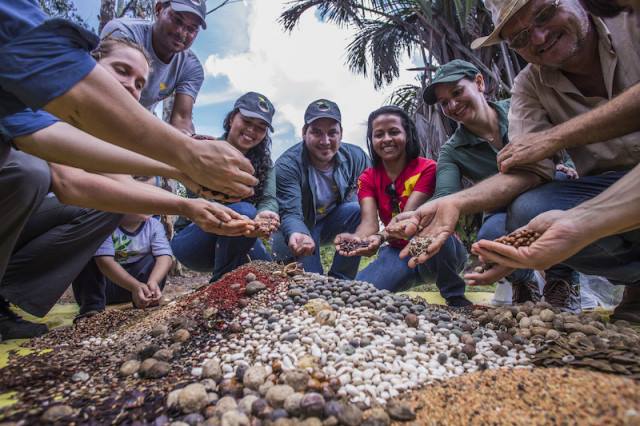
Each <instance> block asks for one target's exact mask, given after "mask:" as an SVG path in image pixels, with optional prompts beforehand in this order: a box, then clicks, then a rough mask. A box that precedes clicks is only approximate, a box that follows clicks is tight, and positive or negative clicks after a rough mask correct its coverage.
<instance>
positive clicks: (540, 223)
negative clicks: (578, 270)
mask: <svg viewBox="0 0 640 426" xmlns="http://www.w3.org/2000/svg"><path fill="white" fill-rule="evenodd" d="M567 215H568V213H567V212H564V211H560V210H551V211H548V212H545V213H543V214H541V215H538V216H537V217H536V218H534V219H533V220H532V221H531V222H529V224H527V226H526V227H524V228H521V229H519V230H518V231H516V232H514V233H512V234H510V235H508V236H506V237H502V238H500V239H498V240H496V241H487V240H481V241H478V242H477V243H475V244H474V245H473V247H472V252H473V253H475V254H477V255H478V256H480V259H481V260H482V261H483V262H485V263H497V264H499V265H504V266H507V267H510V268H530V269H540V270H544V269H548V268H549V267H551V266H553V265H555V264H557V263H558V262H561V261H563V260H565V259H567V258H568V257H570V256H572V255H573V254H575V253H577V252H579V251H580V250H581V249H582V248H584V247H585V245H586V244H582V240H583V239H582V238H581V232H580V231H579V229H578V228H577V227H576V226H575V223H574V222H573V221H572V220H571V219H570V218H569V217H568V216H567Z"/></svg>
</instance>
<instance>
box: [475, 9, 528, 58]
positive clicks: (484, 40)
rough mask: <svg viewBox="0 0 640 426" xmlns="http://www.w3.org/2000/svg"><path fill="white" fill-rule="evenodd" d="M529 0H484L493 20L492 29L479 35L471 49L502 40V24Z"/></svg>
mask: <svg viewBox="0 0 640 426" xmlns="http://www.w3.org/2000/svg"><path fill="white" fill-rule="evenodd" d="M529 1H530V0H484V6H485V7H486V8H487V9H488V10H489V12H491V20H492V21H493V26H494V28H493V31H492V32H491V34H489V35H488V36H485V37H480V38H477V39H475V40H473V42H472V43H471V48H472V49H479V48H481V47H486V46H491V45H494V44H498V43H500V42H501V41H503V39H502V37H500V32H501V31H502V27H504V24H506V23H507V21H509V19H511V17H512V16H513V15H515V14H516V13H517V12H518V11H519V10H520V9H522V6H524V5H526V4H527V3H529Z"/></svg>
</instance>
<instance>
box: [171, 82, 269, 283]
mask: <svg viewBox="0 0 640 426" xmlns="http://www.w3.org/2000/svg"><path fill="white" fill-rule="evenodd" d="M274 113H275V109H274V107H273V104H272V103H271V102H270V101H269V99H267V97H266V96H263V95H261V94H260V93H256V92H248V93H245V94H244V95H242V96H241V97H240V98H238V99H237V100H236V102H235V104H234V107H233V109H232V110H231V111H230V112H229V113H228V114H227V116H226V117H225V119H224V122H223V128H224V134H223V135H222V139H223V140H226V141H227V142H229V143H230V144H231V145H233V147H235V148H236V149H238V150H239V151H240V152H242V153H243V154H244V155H245V157H247V158H248V159H249V160H250V161H251V165H252V166H253V168H254V170H255V176H256V178H257V179H258V181H259V183H258V185H257V186H256V187H255V188H254V190H255V193H254V195H253V196H252V197H250V198H246V199H244V200H241V201H238V202H234V203H231V204H229V205H228V207H229V208H231V209H232V210H234V211H236V212H237V213H240V214H241V215H244V216H247V217H249V218H251V219H254V220H255V221H256V228H255V231H254V232H253V233H252V234H249V235H245V236H243V237H224V236H219V235H216V234H212V233H208V232H205V231H203V230H202V229H201V228H200V227H199V226H197V225H196V224H194V223H189V222H188V221H187V220H184V219H183V218H181V219H180V220H178V222H177V223H176V231H177V232H178V234H177V235H176V236H175V237H174V238H173V240H172V241H171V248H172V250H173V253H174V255H175V256H176V258H177V259H178V260H179V261H180V262H181V263H183V264H184V265H185V266H187V267H188V268H190V269H194V270H196V271H201V272H213V275H212V277H211V281H212V282H213V281H215V280H217V279H219V278H220V277H221V276H222V275H223V274H225V273H227V272H229V271H231V270H233V269H235V268H237V267H238V266H240V265H242V264H244V263H246V262H247V261H248V260H256V259H257V260H271V258H270V256H269V255H268V254H267V252H266V250H265V248H264V245H263V244H262V242H261V241H260V239H259V238H268V237H269V235H270V234H271V233H273V232H274V231H275V230H277V229H278V227H279V226H280V216H278V213H277V212H278V202H277V200H276V186H275V174H274V172H273V164H272V162H271V138H270V137H269V131H273V127H272V125H271V121H272V119H273V114H274ZM203 143H209V142H203ZM211 143H215V141H214V142H211Z"/></svg>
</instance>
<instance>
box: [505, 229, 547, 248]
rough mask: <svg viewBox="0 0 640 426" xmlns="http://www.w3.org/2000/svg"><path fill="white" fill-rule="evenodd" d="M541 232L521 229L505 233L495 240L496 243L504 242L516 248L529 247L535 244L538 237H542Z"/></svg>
mask: <svg viewBox="0 0 640 426" xmlns="http://www.w3.org/2000/svg"><path fill="white" fill-rule="evenodd" d="M540 235H541V234H540V233H539V232H534V231H530V230H528V229H520V230H517V231H514V232H512V233H511V234H509V235H505V236H503V237H500V238H496V239H495V240H494V241H495V242H496V243H500V244H504V245H507V246H512V247H515V248H518V247H529V246H530V245H531V244H533V243H534V242H535V241H536V240H537V239H538V238H540Z"/></svg>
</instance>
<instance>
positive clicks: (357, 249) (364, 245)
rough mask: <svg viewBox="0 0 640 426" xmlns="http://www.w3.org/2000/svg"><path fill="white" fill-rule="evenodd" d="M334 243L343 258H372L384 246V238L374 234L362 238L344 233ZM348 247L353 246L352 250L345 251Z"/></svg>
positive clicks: (337, 236)
mask: <svg viewBox="0 0 640 426" xmlns="http://www.w3.org/2000/svg"><path fill="white" fill-rule="evenodd" d="M333 243H334V244H335V246H336V251H337V252H338V254H340V255H341V256H346V257H352V256H367V257H370V256H373V255H374V254H376V253H377V252H378V249H379V248H380V245H381V244H382V236H380V235H378V234H374V235H369V236H368V237H366V238H360V237H358V236H357V235H356V234H349V233H343V234H338V235H336V238H335V239H334V240H333ZM348 246H351V247H350V250H345V248H346V247H348Z"/></svg>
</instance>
